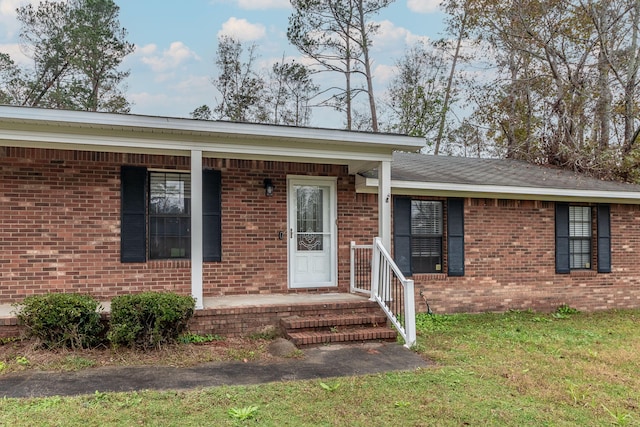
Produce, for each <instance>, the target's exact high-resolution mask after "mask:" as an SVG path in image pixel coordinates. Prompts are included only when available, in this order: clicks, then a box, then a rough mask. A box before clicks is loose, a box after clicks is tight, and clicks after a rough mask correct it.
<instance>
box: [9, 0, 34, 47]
mask: <svg viewBox="0 0 640 427" xmlns="http://www.w3.org/2000/svg"><path fill="white" fill-rule="evenodd" d="M39 3H40V0H0V39H2V38H5V39H7V40H11V39H12V38H14V37H15V36H16V33H17V32H18V30H19V29H20V22H18V20H17V19H16V15H17V14H16V9H17V8H19V7H21V6H25V5H26V4H32V5H34V6H37V5H38V4H39Z"/></svg>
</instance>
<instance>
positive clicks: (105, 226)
mask: <svg viewBox="0 0 640 427" xmlns="http://www.w3.org/2000/svg"><path fill="white" fill-rule="evenodd" d="M204 161H205V164H206V165H207V166H210V167H213V168H215V169H219V170H221V171H222V187H223V189H222V205H223V216H222V228H223V236H222V245H223V247H222V262H219V263H205V270H204V294H205V296H215V295H230V294H246V293H253V294H257V293H285V292H289V291H288V289H287V241H286V238H285V240H279V239H278V232H279V231H286V224H287V217H286V215H287V212H286V205H287V203H286V177H287V175H323V176H336V177H337V178H338V182H337V186H338V233H339V240H338V252H339V253H338V269H339V288H338V289H337V290H339V291H341V292H347V291H348V285H349V242H350V241H351V240H354V241H356V242H357V243H369V242H371V240H372V238H373V236H374V234H375V230H377V201H376V196H375V195H365V194H356V193H355V189H354V178H353V177H350V176H348V174H347V170H346V167H342V166H334V165H313V164H295V163H283V162H264V161H243V160H224V159H205V160H204ZM122 164H130V165H142V166H146V167H149V168H162V169H176V170H187V171H188V170H189V159H188V158H186V157H169V156H149V155H132V154H121V153H91V152H79V151H54V150H39V149H20V148H0V277H1V279H0V280H1V282H0V303H12V302H17V301H20V300H21V299H22V298H24V297H25V296H26V295H31V294H35V293H38V294H40V293H46V292H54V291H55V292H60V291H64V292H82V293H90V294H93V295H94V296H96V297H97V298H99V299H108V298H111V297H113V296H115V295H120V294H125V293H131V292H140V291H144V290H171V291H177V292H180V293H183V294H189V293H190V285H189V283H190V263H189V261H148V262H147V263H144V264H122V263H120V175H119V174H120V165H122ZM264 178H271V179H272V180H273V182H274V184H275V186H276V190H275V194H274V196H273V197H270V198H267V197H265V195H264V189H263V185H262V182H263V179H264ZM611 235H612V243H611V245H612V266H613V272H612V273H610V274H597V273H595V271H593V272H591V271H589V272H574V273H571V274H568V275H561V274H555V266H554V262H555V260H554V253H555V242H554V204H553V203H552V202H535V201H505V200H494V199H466V200H465V264H466V265H465V268H466V274H465V276H464V277H447V276H446V274H434V275H415V276H414V277H413V279H414V280H415V282H416V299H417V301H418V303H419V304H418V310H424V309H425V308H426V305H425V304H424V300H423V299H422V298H421V296H420V293H421V292H422V295H424V297H425V298H426V300H427V301H428V302H429V304H430V306H431V308H432V309H433V310H434V311H435V312H438V313H445V312H449V313H450V312H462V311H467V312H479V311H503V310H508V309H530V308H531V309H534V310H547V311H549V310H554V309H555V308H556V307H557V306H558V305H560V304H563V303H566V304H569V305H570V306H572V307H575V308H578V309H580V310H599V309H606V308H631V307H640V262H639V261H640V259H639V257H638V252H639V251H640V206H631V205H615V204H614V205H612V206H611ZM445 241H446V239H445ZM444 250H445V253H446V242H445V248H444ZM594 265H595V260H594ZM444 268H445V271H446V257H445V266H444ZM325 290H326V289H325ZM331 290H332V291H335V290H336V289H335V288H332V289H331ZM314 291H317V290H315V289H312V290H307V291H304V292H314ZM320 291H322V290H320Z"/></svg>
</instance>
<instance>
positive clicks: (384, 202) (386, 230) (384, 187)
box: [378, 161, 391, 251]
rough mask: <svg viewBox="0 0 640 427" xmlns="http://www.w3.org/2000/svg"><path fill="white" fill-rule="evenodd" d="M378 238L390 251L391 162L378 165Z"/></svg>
mask: <svg viewBox="0 0 640 427" xmlns="http://www.w3.org/2000/svg"><path fill="white" fill-rule="evenodd" d="M378 236H379V237H380V239H381V240H382V245H383V246H384V247H385V249H386V250H387V251H391V162H390V161H382V162H380V163H379V165H378Z"/></svg>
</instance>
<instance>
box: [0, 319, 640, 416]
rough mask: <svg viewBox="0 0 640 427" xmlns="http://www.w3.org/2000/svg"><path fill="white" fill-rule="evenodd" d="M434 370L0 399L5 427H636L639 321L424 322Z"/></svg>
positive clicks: (422, 336)
mask: <svg viewBox="0 0 640 427" xmlns="http://www.w3.org/2000/svg"><path fill="white" fill-rule="evenodd" d="M418 325H419V326H418V328H419V334H418V346H417V351H419V352H420V353H422V354H423V355H424V356H425V357H426V358H429V359H431V360H433V361H434V362H436V364H437V366H436V367H433V368H428V369H421V370H418V371H415V372H405V373H389V374H381V375H371V376H364V377H350V378H338V379H333V380H324V381H297V382H287V383H278V384H268V385H260V386H252V387H219V388H211V389H205V390H195V391H189V392H140V393H96V394H94V395H91V396H84V397H77V398H60V397H53V398H44V399H4V400H0V425H6V426H16V425H25V426H26V425H29V426H34V425H61V426H62V425H64V426H88V425H96V426H98V425H99V426H103V425H157V426H171V425H175V426H185V425H194V426H201V425H202V426H204V425H212V426H213V425H215V426H225V425H229V426H236V425H238V426H240V425H242V426H244V425H249V426H252V425H260V426H392V425H393V426H431V425H436V426H442V425H452V426H463V425H472V426H475V425H479V426H484V425H500V426H501V425H513V426H524V425H536V426H538V425H550V426H563V425H580V426H601V425H633V426H636V425H637V426H640V310H634V311H612V312H602V313H594V314H579V313H572V311H571V310H568V309H565V310H563V311H561V312H558V313H555V314H537V313H529V312H509V313H505V314H482V315H452V316H427V315H419V319H418Z"/></svg>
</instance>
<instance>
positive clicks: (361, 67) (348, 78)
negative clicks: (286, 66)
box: [287, 0, 392, 132]
mask: <svg viewBox="0 0 640 427" xmlns="http://www.w3.org/2000/svg"><path fill="white" fill-rule="evenodd" d="M391 1H392V0H370V1H365V0H292V2H291V4H292V5H293V8H294V12H293V14H292V15H291V16H290V17H289V27H288V29H287V37H288V38H289V41H290V42H291V44H293V45H294V46H296V48H297V49H298V50H299V51H300V52H302V53H303V54H304V55H306V56H308V57H309V58H312V59H313V60H314V61H316V63H317V64H318V65H319V66H320V67H322V68H323V69H324V70H325V71H330V72H337V73H340V74H342V76H343V77H344V79H345V86H344V88H337V87H333V88H329V89H327V92H329V93H332V96H330V98H329V101H328V104H329V105H333V106H334V107H336V108H338V109H341V110H343V111H345V114H346V127H347V129H352V127H353V104H352V101H353V99H354V97H355V96H356V95H357V94H358V93H362V92H364V93H366V94H367V96H368V103H369V112H370V120H371V129H372V130H373V131H374V132H377V131H378V117H377V110H376V102H375V96H374V93H373V74H372V67H371V63H372V59H371V55H370V46H371V36H372V35H373V34H375V32H376V31H377V30H378V27H377V25H376V24H375V23H373V22H372V21H371V18H372V17H373V16H374V15H375V14H377V13H378V12H379V11H380V10H381V9H383V8H385V7H387V6H388V5H389V4H390V3H391ZM354 74H358V75H360V76H363V77H364V81H365V85H364V88H356V86H354V84H353V80H352V77H353V75H354Z"/></svg>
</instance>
